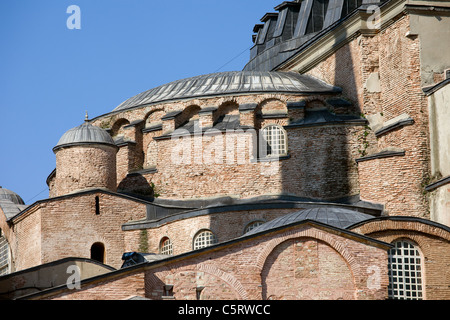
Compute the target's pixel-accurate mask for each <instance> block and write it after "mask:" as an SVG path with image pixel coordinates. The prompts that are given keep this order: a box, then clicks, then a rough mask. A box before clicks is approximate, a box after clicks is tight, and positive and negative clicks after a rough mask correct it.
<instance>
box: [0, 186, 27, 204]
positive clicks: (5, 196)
mask: <svg viewBox="0 0 450 320" xmlns="http://www.w3.org/2000/svg"><path fill="white" fill-rule="evenodd" d="M1 200H7V201H10V202H12V203H14V204H19V205H23V204H25V202H24V201H23V199H22V198H21V197H20V196H19V195H18V194H17V193H15V192H14V191H11V190H8V189H5V188H3V187H1V186H0V201H1Z"/></svg>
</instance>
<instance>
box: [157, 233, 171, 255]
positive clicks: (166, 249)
mask: <svg viewBox="0 0 450 320" xmlns="http://www.w3.org/2000/svg"><path fill="white" fill-rule="evenodd" d="M159 252H160V253H161V254H167V255H171V254H173V246H172V241H170V239H169V238H167V237H165V238H163V239H162V240H161V243H160V245H159Z"/></svg>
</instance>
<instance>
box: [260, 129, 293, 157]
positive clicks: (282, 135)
mask: <svg viewBox="0 0 450 320" xmlns="http://www.w3.org/2000/svg"><path fill="white" fill-rule="evenodd" d="M261 133H262V137H261V138H262V141H261V144H260V157H263V158H264V157H277V156H284V155H286V154H287V137H286V131H284V129H283V128H282V127H281V126H279V125H268V126H267V127H264V128H263V129H262V131H261Z"/></svg>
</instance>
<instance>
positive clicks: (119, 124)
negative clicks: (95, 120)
mask: <svg viewBox="0 0 450 320" xmlns="http://www.w3.org/2000/svg"><path fill="white" fill-rule="evenodd" d="M128 124H130V121H129V120H128V119H125V118H120V119H117V120H116V121H114V124H113V125H112V126H111V136H113V137H115V136H117V135H118V134H119V133H121V129H122V128H123V127H124V126H126V125H128Z"/></svg>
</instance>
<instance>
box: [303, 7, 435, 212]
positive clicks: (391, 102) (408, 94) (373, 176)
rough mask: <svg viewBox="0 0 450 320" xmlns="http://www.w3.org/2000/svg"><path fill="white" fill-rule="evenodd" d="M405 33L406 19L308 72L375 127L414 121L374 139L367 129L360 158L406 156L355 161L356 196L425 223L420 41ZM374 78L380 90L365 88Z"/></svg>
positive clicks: (425, 141) (362, 37)
mask: <svg viewBox="0 0 450 320" xmlns="http://www.w3.org/2000/svg"><path fill="white" fill-rule="evenodd" d="M408 31H409V17H408V16H407V15H405V16H402V17H400V18H399V19H397V20H396V21H395V22H394V23H392V24H391V25H389V27H387V28H386V29H383V30H381V31H380V32H379V33H378V34H376V35H374V36H365V35H359V36H358V37H356V38H355V39H353V40H352V41H350V42H349V43H348V44H346V45H344V46H343V47H342V48H340V49H338V50H337V51H336V52H335V53H334V54H332V55H331V56H330V57H328V58H327V59H325V60H324V61H322V62H320V63H319V64H318V65H317V66H316V67H314V68H313V69H312V70H310V71H309V72H308V73H309V74H311V75H314V76H316V77H318V78H321V79H323V80H325V81H328V82H329V83H332V84H335V85H339V86H341V87H342V88H343V89H344V92H345V93H346V95H347V96H348V97H349V98H350V99H352V100H353V101H354V102H355V103H356V104H357V106H358V107H359V112H361V113H363V114H364V115H365V116H367V117H368V118H371V117H372V118H376V119H379V120H378V122H379V123H378V124H377V125H378V127H377V128H379V127H380V126H381V125H382V123H383V122H384V123H385V122H386V121H388V120H391V119H393V118H395V117H398V116H400V115H402V114H404V113H406V114H408V115H409V116H410V117H411V118H412V119H413V120H414V124H413V125H411V126H406V127H402V128H399V129H396V130H393V131H390V132H387V133H385V134H383V135H381V136H378V137H375V134H374V129H373V128H371V127H369V128H367V129H366V132H367V133H365V139H364V140H365V142H366V143H367V144H366V146H365V147H364V149H363V151H364V152H363V154H361V155H362V156H363V155H370V154H376V153H378V152H381V151H384V150H387V149H392V148H395V149H396V150H404V151H405V153H406V156H405V157H404V158H401V157H392V158H385V159H375V160H370V161H364V162H360V163H359V165H358V167H359V184H360V188H361V190H360V195H361V198H362V199H364V200H367V201H372V202H376V203H381V204H383V205H385V206H386V211H387V212H388V213H389V214H391V215H412V216H420V217H428V218H429V212H428V200H427V198H426V195H425V192H424V189H423V188H424V186H425V185H426V183H427V180H428V179H429V153H428V150H429V146H428V132H429V130H428V111H427V104H426V99H425V95H424V94H423V91H422V88H421V81H420V50H419V49H420V40H419V38H418V37H406V36H405V35H406V34H407V32H408ZM374 73H376V74H377V75H378V76H379V87H380V88H379V90H373V89H372V90H369V89H368V88H367V86H366V82H367V80H368V78H369V77H370V76H371V75H373V74H374ZM355 111H358V110H355ZM371 125H376V122H375V121H373V122H372V123H371Z"/></svg>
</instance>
